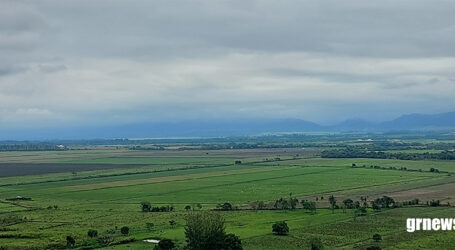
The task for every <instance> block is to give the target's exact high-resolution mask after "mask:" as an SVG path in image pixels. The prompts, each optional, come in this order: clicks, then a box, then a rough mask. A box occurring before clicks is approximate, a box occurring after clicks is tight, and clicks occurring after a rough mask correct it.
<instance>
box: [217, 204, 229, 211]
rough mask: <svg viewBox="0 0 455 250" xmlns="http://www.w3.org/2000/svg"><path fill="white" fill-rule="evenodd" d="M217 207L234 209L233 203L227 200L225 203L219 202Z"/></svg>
mask: <svg viewBox="0 0 455 250" xmlns="http://www.w3.org/2000/svg"><path fill="white" fill-rule="evenodd" d="M216 208H217V209H219V210H223V211H229V210H232V204H231V203H229V202H225V203H223V204H218V205H217V206H216Z"/></svg>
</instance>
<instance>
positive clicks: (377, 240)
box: [373, 234, 382, 242]
mask: <svg viewBox="0 0 455 250" xmlns="http://www.w3.org/2000/svg"><path fill="white" fill-rule="evenodd" d="M373 240H374V241H376V242H379V241H381V240H382V237H381V235H380V234H374V235H373Z"/></svg>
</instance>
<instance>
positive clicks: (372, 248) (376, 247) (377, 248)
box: [366, 246, 382, 250]
mask: <svg viewBox="0 0 455 250" xmlns="http://www.w3.org/2000/svg"><path fill="white" fill-rule="evenodd" d="M366 250H382V248H380V247H378V246H369V247H367V248H366Z"/></svg>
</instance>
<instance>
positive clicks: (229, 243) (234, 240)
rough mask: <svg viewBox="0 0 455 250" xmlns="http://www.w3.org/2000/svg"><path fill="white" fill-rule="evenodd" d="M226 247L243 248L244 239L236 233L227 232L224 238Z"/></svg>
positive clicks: (233, 249)
mask: <svg viewBox="0 0 455 250" xmlns="http://www.w3.org/2000/svg"><path fill="white" fill-rule="evenodd" d="M224 248H225V249H229V250H243V247H242V241H241V240H240V238H239V237H238V236H237V235H235V234H227V235H226V236H225V238H224Z"/></svg>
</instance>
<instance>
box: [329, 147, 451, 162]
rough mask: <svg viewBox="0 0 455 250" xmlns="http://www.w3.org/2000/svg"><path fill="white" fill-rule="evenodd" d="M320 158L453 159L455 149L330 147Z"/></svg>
mask: <svg viewBox="0 0 455 250" xmlns="http://www.w3.org/2000/svg"><path fill="white" fill-rule="evenodd" d="M321 157H322V158H374V159H397V160H455V151H448V150H446V151H443V152H439V153H428V152H425V153H404V152H396V153H390V152H384V151H372V150H364V149H359V148H353V147H346V148H343V149H330V150H324V151H322V152H321Z"/></svg>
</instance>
